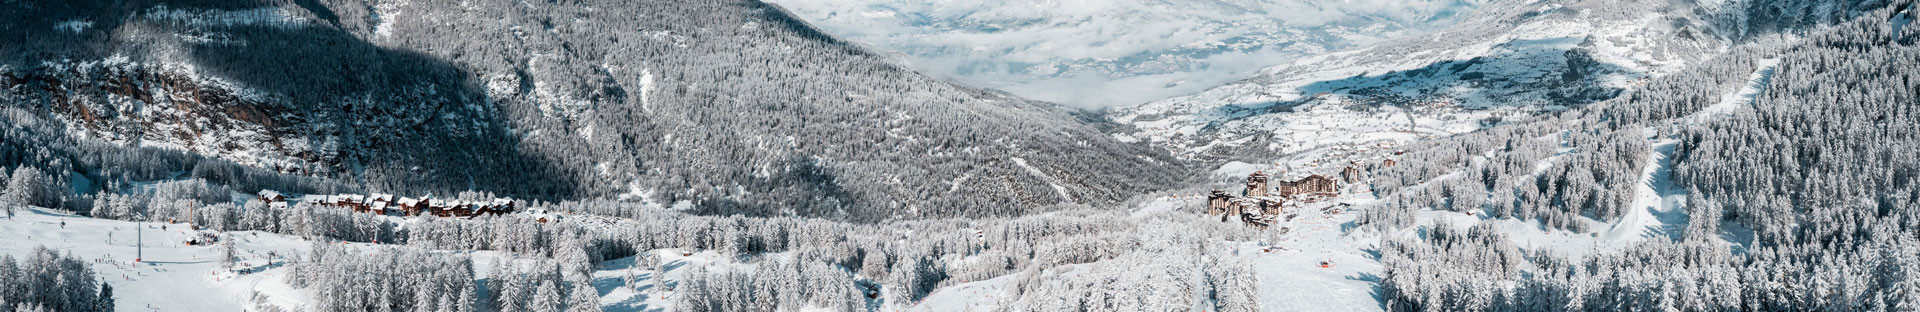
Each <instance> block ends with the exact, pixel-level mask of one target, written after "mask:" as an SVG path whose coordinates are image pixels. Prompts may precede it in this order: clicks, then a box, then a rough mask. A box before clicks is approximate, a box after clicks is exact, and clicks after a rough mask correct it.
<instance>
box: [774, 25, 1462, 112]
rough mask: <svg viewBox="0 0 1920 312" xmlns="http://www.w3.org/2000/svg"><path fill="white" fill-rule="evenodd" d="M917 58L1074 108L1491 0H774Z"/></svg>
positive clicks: (1398, 29)
mask: <svg viewBox="0 0 1920 312" xmlns="http://www.w3.org/2000/svg"><path fill="white" fill-rule="evenodd" d="M772 2H774V3H777V4H780V5H781V6H784V7H786V8H788V9H791V10H793V11H794V12H795V13H796V14H798V15H799V16H800V17H802V18H805V19H806V20H808V21H810V22H813V23H815V24H818V25H820V26H821V27H822V28H824V29H826V30H828V31H829V32H832V33H834V34H836V35H840V36H843V37H846V38H849V39H850V40H853V41H857V42H862V43H867V44H871V45H874V46H877V47H879V48H880V49H884V50H889V51H896V52H898V53H900V54H901V55H902V56H903V57H904V58H905V59H906V60H908V61H909V62H910V63H911V65H912V67H913V68H914V69H916V70H919V71H921V72H924V73H928V74H931V75H934V76H937V77H942V78H949V79H954V80H958V81H961V82H965V83H968V84H972V85H975V86H982V87H988V88H994V89H1000V90H1006V91H1008V92H1012V93H1014V94H1018V95H1021V96H1024V97H1028V98H1033V99H1039V100H1046V101H1053V102H1059V103H1066V104H1069V105H1072V106H1077V107H1089V108H1099V107H1113V106H1123V105H1137V104H1140V103H1144V102H1146V101H1151V100H1156V99H1161V98H1165V97H1170V96H1177V95H1184V94H1189V93H1193V92H1197V91H1201V90H1204V89H1205V88H1208V87H1213V86H1217V85H1220V84H1223V83H1227V82H1230V81H1233V80H1238V79H1242V78H1245V77H1248V76H1251V75H1253V74H1255V73H1256V71H1257V70H1258V69H1260V68H1265V67H1268V66H1273V65H1279V64H1283V63H1284V62H1286V61H1288V60H1291V59H1294V58H1298V57H1304V56H1311V55H1318V54H1322V53H1325V52H1329V51H1336V50H1342V49H1347V48H1351V47H1356V46H1364V45H1367V44H1371V43H1375V42H1379V41H1382V40H1386V39H1390V38H1394V37H1398V36H1401V35H1407V34H1417V33H1422V32H1425V31H1430V30H1433V29H1435V28H1438V27H1444V26H1447V25H1450V24H1452V23H1454V22H1457V21H1459V20H1460V19H1461V17H1463V16H1467V15H1468V14H1470V13H1471V12H1472V11H1473V10H1475V7H1476V6H1478V5H1480V4H1483V3H1485V1H1484V0H1357V1H1356V0H1342V1H1326V0H1119V1H934V2H929V1H912V0H857V1H846V0H775V1H772Z"/></svg>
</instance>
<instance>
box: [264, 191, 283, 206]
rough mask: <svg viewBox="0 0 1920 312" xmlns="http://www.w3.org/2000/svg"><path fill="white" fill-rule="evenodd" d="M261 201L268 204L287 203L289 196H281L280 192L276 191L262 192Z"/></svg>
mask: <svg viewBox="0 0 1920 312" xmlns="http://www.w3.org/2000/svg"><path fill="white" fill-rule="evenodd" d="M260 201H264V202H267V203H277V202H284V201H287V195H284V194H280V192H277V191H274V190H260Z"/></svg>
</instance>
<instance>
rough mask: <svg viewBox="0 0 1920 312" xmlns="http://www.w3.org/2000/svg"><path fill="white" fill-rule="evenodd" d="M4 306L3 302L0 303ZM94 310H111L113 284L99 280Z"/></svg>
mask: <svg viewBox="0 0 1920 312" xmlns="http://www.w3.org/2000/svg"><path fill="white" fill-rule="evenodd" d="M0 306H4V304H0ZM93 307H94V311H113V308H114V307H113V285H112V284H107V282H100V297H98V298H97V299H95V300H94V306H93Z"/></svg>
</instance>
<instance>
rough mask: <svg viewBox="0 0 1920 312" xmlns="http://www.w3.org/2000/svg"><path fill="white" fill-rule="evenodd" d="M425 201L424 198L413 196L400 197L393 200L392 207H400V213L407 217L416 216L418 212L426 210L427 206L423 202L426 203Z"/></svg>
mask: <svg viewBox="0 0 1920 312" xmlns="http://www.w3.org/2000/svg"><path fill="white" fill-rule="evenodd" d="M427 201H428V200H427V199H426V198H418V199H415V198H408V197H401V198H400V200H398V201H394V202H393V206H394V208H397V209H400V214H402V215H406V216H409V217H411V216H418V215H420V212H422V211H426V208H427V206H426V205H425V204H426V203H427Z"/></svg>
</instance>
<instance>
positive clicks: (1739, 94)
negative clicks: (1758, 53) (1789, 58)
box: [1687, 58, 1780, 122]
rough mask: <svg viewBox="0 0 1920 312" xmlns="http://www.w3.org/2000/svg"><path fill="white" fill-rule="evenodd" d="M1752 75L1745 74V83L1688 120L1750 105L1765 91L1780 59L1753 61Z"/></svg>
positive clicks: (1698, 119)
mask: <svg viewBox="0 0 1920 312" xmlns="http://www.w3.org/2000/svg"><path fill="white" fill-rule="evenodd" d="M1754 64H1755V68H1754V70H1753V75H1749V76H1747V84H1746V85H1743V86H1740V88H1739V89H1735V90H1734V91H1733V92H1728V93H1727V94H1726V95H1725V96H1721V97H1720V102H1719V103H1714V104H1713V105H1710V106H1707V107H1706V108H1702V109H1700V111H1699V112H1695V113H1694V114H1693V116H1689V118H1688V120H1687V121H1688V122H1701V121H1706V120H1708V119H1710V118H1714V117H1717V116H1722V115H1725V114H1729V113H1732V112H1733V111H1734V110H1737V109H1741V108H1746V107H1751V106H1752V105H1753V101H1754V99H1756V98H1759V97H1760V92H1762V91H1765V90H1766V87H1767V84H1768V83H1771V82H1772V81H1773V69H1774V68H1775V67H1778V66H1779V65H1780V59H1777V58H1772V59H1764V60H1760V61H1759V62H1755V63H1754Z"/></svg>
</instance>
